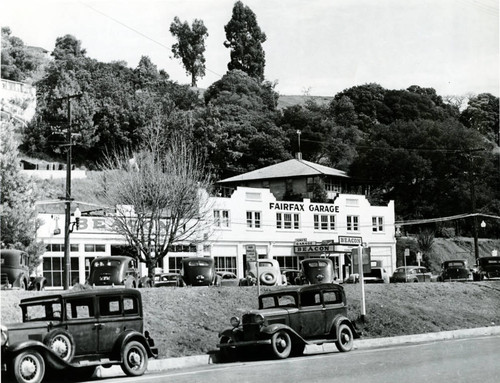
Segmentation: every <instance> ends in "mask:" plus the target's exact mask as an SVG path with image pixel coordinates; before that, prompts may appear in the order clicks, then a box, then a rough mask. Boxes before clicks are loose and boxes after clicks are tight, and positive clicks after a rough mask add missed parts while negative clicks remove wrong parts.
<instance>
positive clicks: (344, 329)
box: [335, 323, 354, 352]
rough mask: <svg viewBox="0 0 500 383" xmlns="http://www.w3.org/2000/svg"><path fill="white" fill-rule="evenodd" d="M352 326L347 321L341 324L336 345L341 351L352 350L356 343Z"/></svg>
mask: <svg viewBox="0 0 500 383" xmlns="http://www.w3.org/2000/svg"><path fill="white" fill-rule="evenodd" d="M353 338H354V337H353V335H352V330H351V328H350V327H349V326H348V325H346V324H345V323H343V324H341V325H340V327H339V330H338V337H337V341H336V342H335V346H337V349H338V350H339V351H340V352H347V351H351V350H352V346H353V344H354V340H353Z"/></svg>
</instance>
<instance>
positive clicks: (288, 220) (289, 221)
mask: <svg viewBox="0 0 500 383" xmlns="http://www.w3.org/2000/svg"><path fill="white" fill-rule="evenodd" d="M276 228H277V229H285V230H299V229H300V214H298V213H276Z"/></svg>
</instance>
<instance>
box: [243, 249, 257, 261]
mask: <svg viewBox="0 0 500 383" xmlns="http://www.w3.org/2000/svg"><path fill="white" fill-rule="evenodd" d="M245 253H246V256H247V262H255V261H256V260H257V248H256V247H255V245H245Z"/></svg>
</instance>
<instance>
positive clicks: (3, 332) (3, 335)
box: [1, 326, 9, 346]
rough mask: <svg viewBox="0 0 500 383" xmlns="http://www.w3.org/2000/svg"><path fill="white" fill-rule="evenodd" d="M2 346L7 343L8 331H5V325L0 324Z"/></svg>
mask: <svg viewBox="0 0 500 383" xmlns="http://www.w3.org/2000/svg"><path fill="white" fill-rule="evenodd" d="M1 337H2V346H5V345H6V344H7V341H8V340H9V332H8V331H7V327H5V326H2V335H1Z"/></svg>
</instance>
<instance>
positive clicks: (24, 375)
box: [13, 350, 45, 383]
mask: <svg viewBox="0 0 500 383" xmlns="http://www.w3.org/2000/svg"><path fill="white" fill-rule="evenodd" d="M13 373H14V378H15V380H16V382H18V383H39V382H41V381H42V379H43V377H44V375H45V361H44V360H43V358H42V356H41V355H40V354H39V353H38V352H37V351H31V350H30V351H24V352H21V353H20V354H18V355H16V356H15V358H14V360H13Z"/></svg>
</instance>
